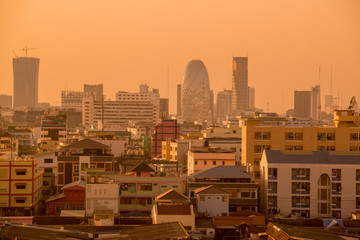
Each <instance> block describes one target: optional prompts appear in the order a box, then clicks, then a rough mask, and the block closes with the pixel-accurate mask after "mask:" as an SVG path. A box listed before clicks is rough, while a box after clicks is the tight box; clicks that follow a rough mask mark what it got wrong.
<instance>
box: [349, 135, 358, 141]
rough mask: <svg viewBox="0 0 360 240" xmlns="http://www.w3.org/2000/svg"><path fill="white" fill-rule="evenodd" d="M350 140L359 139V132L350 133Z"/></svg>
mask: <svg viewBox="0 0 360 240" xmlns="http://www.w3.org/2000/svg"><path fill="white" fill-rule="evenodd" d="M350 141H359V133H350Z"/></svg>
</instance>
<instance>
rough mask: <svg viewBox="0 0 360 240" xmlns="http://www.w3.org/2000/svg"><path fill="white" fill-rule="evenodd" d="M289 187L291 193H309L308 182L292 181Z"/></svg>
mask: <svg viewBox="0 0 360 240" xmlns="http://www.w3.org/2000/svg"><path fill="white" fill-rule="evenodd" d="M291 188H292V193H293V194H310V183H309V182H293V183H292V184H291Z"/></svg>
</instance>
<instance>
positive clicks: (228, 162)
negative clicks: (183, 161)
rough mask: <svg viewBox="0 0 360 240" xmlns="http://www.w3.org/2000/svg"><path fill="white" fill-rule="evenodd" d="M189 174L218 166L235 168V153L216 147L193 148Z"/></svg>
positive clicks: (189, 157)
mask: <svg viewBox="0 0 360 240" xmlns="http://www.w3.org/2000/svg"><path fill="white" fill-rule="evenodd" d="M187 164H188V174H189V175H190V174H193V173H196V172H199V171H203V170H207V169H210V168H213V167H216V166H218V165H222V166H235V164H236V163H235V151H233V150H227V149H221V148H216V147H208V146H205V147H191V149H189V152H188V161H187Z"/></svg>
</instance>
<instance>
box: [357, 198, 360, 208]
mask: <svg viewBox="0 0 360 240" xmlns="http://www.w3.org/2000/svg"><path fill="white" fill-rule="evenodd" d="M356 209H360V197H356Z"/></svg>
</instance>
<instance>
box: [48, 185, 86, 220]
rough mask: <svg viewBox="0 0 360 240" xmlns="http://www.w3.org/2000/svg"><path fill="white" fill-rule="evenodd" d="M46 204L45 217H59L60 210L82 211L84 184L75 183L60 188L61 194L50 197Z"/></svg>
mask: <svg viewBox="0 0 360 240" xmlns="http://www.w3.org/2000/svg"><path fill="white" fill-rule="evenodd" d="M45 203H46V215H48V216H50V215H60V214H61V211H62V210H84V209H85V207H84V205H85V182H83V181H77V182H73V183H69V184H66V185H65V186H63V187H62V193H59V194H57V195H55V196H51V197H50V198H48V200H46V201H45Z"/></svg>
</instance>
